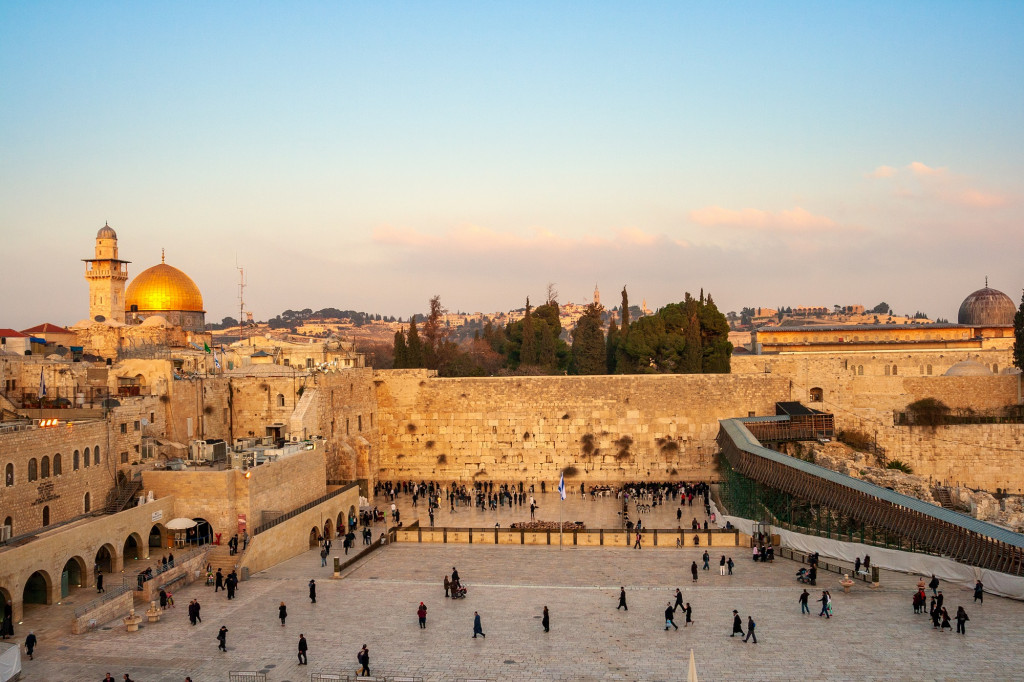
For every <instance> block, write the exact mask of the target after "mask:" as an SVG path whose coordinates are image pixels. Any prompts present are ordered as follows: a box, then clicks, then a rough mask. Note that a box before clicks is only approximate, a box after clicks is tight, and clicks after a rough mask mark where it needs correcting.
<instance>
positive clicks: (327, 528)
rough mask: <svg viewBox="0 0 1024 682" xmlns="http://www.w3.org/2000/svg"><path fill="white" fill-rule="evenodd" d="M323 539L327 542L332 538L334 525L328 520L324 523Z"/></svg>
mask: <svg viewBox="0 0 1024 682" xmlns="http://www.w3.org/2000/svg"><path fill="white" fill-rule="evenodd" d="M324 537H325V538H327V539H328V540H330V539H331V538H333V537H334V523H333V522H332V521H331V520H330V519H327V520H326V521H324Z"/></svg>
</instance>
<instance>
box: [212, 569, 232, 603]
mask: <svg viewBox="0 0 1024 682" xmlns="http://www.w3.org/2000/svg"><path fill="white" fill-rule="evenodd" d="M237 581H238V578H236V577H235V572H234V571H231V573H228V577H227V580H225V581H224V586H225V588H226V589H227V591H228V599H234V598H235V586H236V585H238V582H237ZM214 591H216V590H214Z"/></svg>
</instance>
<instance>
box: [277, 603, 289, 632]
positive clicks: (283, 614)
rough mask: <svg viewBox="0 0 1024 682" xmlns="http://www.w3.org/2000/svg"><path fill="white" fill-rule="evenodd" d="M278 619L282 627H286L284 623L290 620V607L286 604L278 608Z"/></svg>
mask: <svg viewBox="0 0 1024 682" xmlns="http://www.w3.org/2000/svg"><path fill="white" fill-rule="evenodd" d="M277 617H278V618H280V619H281V627H284V621H285V620H286V619H287V618H288V607H287V606H285V605H284V602H281V605H280V606H278V607H277Z"/></svg>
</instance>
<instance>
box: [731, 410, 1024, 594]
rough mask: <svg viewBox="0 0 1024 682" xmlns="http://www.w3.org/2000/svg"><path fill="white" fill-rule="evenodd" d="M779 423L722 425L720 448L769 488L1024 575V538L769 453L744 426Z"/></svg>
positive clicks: (981, 563) (971, 560)
mask: <svg viewBox="0 0 1024 682" xmlns="http://www.w3.org/2000/svg"><path fill="white" fill-rule="evenodd" d="M779 419H784V418H780V417H760V418H746V419H744V418H741V419H724V420H721V421H720V422H719V425H720V430H719V434H718V444H719V446H720V447H721V448H722V451H723V453H724V454H725V456H726V458H727V459H728V460H729V463H730V464H731V465H732V466H733V468H734V469H736V470H737V471H739V472H740V473H741V474H743V475H744V476H747V477H749V478H753V479H754V480H756V481H759V482H761V483H764V484H765V485H769V486H771V487H774V488H777V489H779V490H783V491H785V492H787V493H790V494H792V495H796V496H798V497H802V498H804V499H807V500H810V501H812V502H814V503H816V504H824V505H827V506H829V507H832V508H834V509H837V510H839V511H841V512H843V513H847V514H849V515H851V516H853V517H854V518H857V519H859V520H862V521H865V522H867V523H871V524H873V525H876V526H878V527H880V528H885V529H887V530H889V531H891V532H893V533H896V534H899V535H903V536H905V537H910V538H913V539H914V540H916V541H917V542H918V543H920V544H922V545H924V546H925V547H928V548H929V549H930V550H931V551H934V552H936V553H938V554H945V555H949V556H951V557H953V558H954V559H956V560H957V561H961V562H963V563H966V564H971V565H975V566H981V567H983V568H988V569H991V570H996V571H1001V572H1004V573H1012V574H1014V575H1022V574H1024V535H1021V534H1019V533H1014V532H1012V531H1010V530H1007V529H1005V528H1001V527H1000V526H996V525H994V524H991V523H987V522H985V521H980V520H978V519H975V518H972V517H970V516H966V515H965V514H961V513H959V512H955V511H952V510H950V509H945V508H943V507H939V506H936V505H933V504H929V503H928V502H924V501H922V500H919V499H917V498H914V497H910V496H908V495H903V494H901V493H898V492H895V491H893V490H889V489H888V488H883V487H882V486H878V485H875V484H873V483H868V482H867V481H862V480H860V479H858V478H853V477H851V476H847V475H845V474H841V473H838V472H836V471H832V470H831V469H826V468H824V467H821V466H818V465H817V464H811V463H810V462H805V461H803V460H800V459H796V458H794V457H789V456H788V455H784V454H782V453H780V452H776V451H774V450H770V449H769V448H766V447H764V446H763V445H761V443H760V442H758V441H757V439H756V438H754V436H753V434H751V432H750V430H749V429H748V428H747V427H746V425H745V424H746V423H757V422H765V421H775V420H779Z"/></svg>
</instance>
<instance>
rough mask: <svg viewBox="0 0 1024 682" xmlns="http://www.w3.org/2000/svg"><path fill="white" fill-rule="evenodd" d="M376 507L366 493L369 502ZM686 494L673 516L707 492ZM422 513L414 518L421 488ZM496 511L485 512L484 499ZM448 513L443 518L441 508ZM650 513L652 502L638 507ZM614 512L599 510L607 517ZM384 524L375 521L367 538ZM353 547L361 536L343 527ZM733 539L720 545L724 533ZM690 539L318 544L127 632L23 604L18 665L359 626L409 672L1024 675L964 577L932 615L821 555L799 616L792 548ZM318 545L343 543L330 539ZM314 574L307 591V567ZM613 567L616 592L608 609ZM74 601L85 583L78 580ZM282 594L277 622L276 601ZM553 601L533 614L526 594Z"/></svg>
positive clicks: (1005, 615)
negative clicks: (640, 545)
mask: <svg viewBox="0 0 1024 682" xmlns="http://www.w3.org/2000/svg"><path fill="white" fill-rule="evenodd" d="M537 497H538V498H540V499H539V502H540V508H541V510H542V511H543V512H544V513H543V514H542V515H541V514H538V518H540V519H543V520H552V518H554V520H557V515H555V514H556V513H557V505H558V501H557V495H556V494H553V493H550V492H549V493H547V494H546V495H538V496H537ZM399 500H400V505H399V506H400V507H401V508H402V510H403V514H402V519H403V522H404V521H406V520H407V518H409V517H411V515H412V509H411V506H410V504H409V499H408V496H402V497H400V498H399ZM385 504H386V505H387V506H390V503H384V502H381V501H380V500H378V506H381V507H382V508H383V507H384V506H385ZM564 504H565V505H566V512H565V513H564V514H563V516H564V517H565V519H566V520H570V519H571V520H583V521H584V522H586V523H587V525H588V527H591V528H594V527H599V526H598V525H596V524H597V522H599V521H600V525H608V526H610V525H611V524H610V523H609V519H613V518H614V517H615V515H616V513H617V512H616V509H617V508H619V507H620V505H619V504H617V501H616V500H615V499H614V498H612V499H607V500H599V501H597V502H589V501H588V502H584V501H582V500H580V499H579V498H574V497H573V496H570V498H569V499H568V500H567V501H566V502H565V503H564ZM675 509H676V506H675V505H671V504H670V505H666V506H662V507H656V508H654V509H653V510H652V512H651V513H650V514H649V515H647V514H644V515H641V517H642V518H645V525H647V526H649V527H652V528H655V527H661V528H673V529H674V528H675V527H676V524H675ZM689 509H691V508H687V510H684V517H683V525H684V527H687V524H686V522H687V520H688V519H692V518H693V517H696V518H698V521H699V522H700V523H703V520H704V516H703V510H702V509H700V510H699V513H698V506H697V505H696V504H695V505H694V507H692V509H693V513H689V511H688V510H689ZM417 512H422V517H424V520H425V517H426V513H425V507H423V506H422V505H421V507H420V508H419V509H418V510H417ZM495 515H497V517H498V520H497V521H495V520H493V519H494V516H495ZM449 516H454V517H456V518H457V519H458V523H455V521H454V520H453V519H450V518H448V517H449ZM528 516H529V511H528V509H523V508H518V507H517V508H513V509H512V510H509V509H508V508H507V507H505V508H501V509H499V511H498V512H493V511H486V512H485V511H482V510H477V509H465V508H462V509H460V511H457V512H455V514H451V513H450V512H449V511H448V509H446V508H444V507H442V508H441V509H440V510H438V514H437V518H436V525H438V526H441V525H447V526H456V525H461V526H466V525H472V526H474V527H478V528H479V527H488V526H491V527H493V525H494V523H500V524H501V525H503V526H504V525H506V524H507V523H510V522H512V521H515V520H525V518H527V517H528ZM647 517H649V518H650V519H651V520H647ZM612 527H614V526H612ZM382 529H383V526H382V524H378V525H377V526H376V527H375V529H374V530H375V537H376V535H379V532H380V530H382ZM356 549H357V550H362V549H364V548H363V547H362V545H360V544H359V541H358V540H357V546H356ZM730 549H732V548H730ZM702 551H703V550H701V549H697V548H685V549H676V548H657V549H653V548H645V549H643V550H639V551H638V550H633V549H625V548H611V547H587V548H583V547H572V546H564V547H562V548H561V549H560V548H559V547H558V546H557V545H556V544H554V543H553V544H552V546H550V547H547V546H540V547H537V546H534V547H508V546H471V545H441V544H406V543H393V544H390V545H388V546H386V547H383V548H380V549H378V550H376V551H374V552H372V553H369V554H368V555H367V556H366V557H365V558H363V559H361V560H359V561H358V562H356V563H355V564H354V565H352V566H350V567H349V568H348V569H346V570H345V571H344V572H343V573H342V577H341V579H333V578H332V573H333V569H332V567H331V566H327V567H321V565H320V564H321V562H320V557H319V555H318V552H317V551H315V550H310V551H309V552H306V553H304V554H302V555H300V556H298V557H296V558H294V559H291V560H289V561H287V562H284V563H282V564H280V565H277V566H275V567H273V568H271V569H269V570H266V571H263V572H260V573H257V574H255V575H253V576H252V577H251V579H249V580H247V581H245V582H243V583H241V585H240V588H239V592H238V595H237V598H236V599H235V600H233V601H228V600H227V599H226V596H225V593H224V592H218V593H216V594H215V593H214V589H213V588H212V587H207V586H205V585H202V584H201V583H195V584H193V585H191V586H189V587H187V588H184V589H182V590H180V591H178V592H176V593H175V594H174V600H175V602H176V607H175V608H174V609H169V610H168V611H167V612H166V613H165V615H164V616H163V618H162V619H161V621H160V622H159V623H154V624H146V623H144V624H143V626H142V628H141V629H140V631H139V632H136V633H129V632H126V631H125V628H124V626H123V625H121V623H120V621H114V622H111V623H107V624H104V625H102V626H101V627H99V628H97V629H96V630H94V631H92V632H88V633H86V634H84V635H77V636H76V635H71V634H70V633H69V631H68V628H67V625H66V623H67V621H68V620H69V617H68V615H67V613H66V612H63V611H62V610H70V609H72V608H74V605H72V604H64V605H61V606H51V607H47V608H46V609H43V608H42V607H35V608H33V609H31V610H30V611H28V612H27V613H26V621H27V622H26V623H25V624H24V625H23V626H21V627H20V628H19V629H18V639H19V641H23V639H24V636H25V635H26V634H27V630H26V628H28V627H32V628H34V630H35V632H36V634H37V636H38V637H39V640H40V642H39V645H38V648H37V650H36V660H34V661H28V660H25V661H24V664H23V665H24V672H23V678H24V679H25V680H46V681H50V680H53V681H57V680H69V681H70V680H101V679H103V676H104V674H105V673H107V672H110V673H111V674H112V675H113V676H114V678H115V679H117V680H121V679H122V675H123V674H125V673H128V674H130V675H131V678H132V680H135V681H136V682H180V681H181V680H184V679H185V676H186V675H189V676H191V678H192V680H194V681H195V682H200V681H214V680H227V679H228V673H229V671H263V672H265V673H266V676H267V680H270V681H272V682H284V681H291V682H297V681H299V680H307V679H309V673H310V672H321V671H323V672H336V673H341V674H346V675H349V676H352V677H354V675H355V673H356V671H357V668H358V665H357V663H356V652H357V651H358V650H359V648H360V647H361V646H362V645H363V644H366V645H368V647H369V650H370V669H371V672H372V674H373V675H375V676H380V677H385V678H390V677H393V676H410V677H422V678H423V679H424V680H438V681H440V680H458V679H483V680H512V679H514V680H595V679H616V680H675V679H685V676H686V668H687V664H688V660H689V653H690V650H691V649H692V650H693V651H694V654H695V657H696V661H697V671H698V675H699V678H700V679H701V680H791V679H828V680H960V679H991V680H1010V679H1024V656H1022V655H1021V654H1020V651H1021V648H1022V645H1024V631H1022V630H1021V629H1020V628H1018V627H1016V626H1015V625H1014V623H1015V622H1016V617H1017V616H1018V615H1019V614H1020V612H1021V605H1020V604H1019V603H1018V602H1015V601H1012V600H1008V599H1001V598H997V597H994V596H991V595H987V596H986V600H985V603H984V605H977V604H973V603H972V594H971V591H970V589H968V588H966V587H962V586H954V585H949V584H943V585H942V587H941V589H943V591H944V592H945V600H946V601H945V605H946V607H947V608H948V609H949V611H950V613H951V614H953V613H955V612H956V607H957V606H958V605H963V606H965V608H966V609H967V612H968V614H969V615H970V618H971V620H970V621H969V622H968V624H967V631H968V634H967V635H966V636H960V635H957V634H952V633H951V632H950V631H948V630H947V631H946V632H944V633H939V632H937V631H934V630H933V629H932V627H931V623H930V621H929V619H928V617H927V616H926V615H915V614H914V613H913V611H912V608H911V602H910V597H911V593H912V592H913V590H914V585H915V583H916V581H917V577H916V576H908V575H901V574H897V573H890V572H887V571H883V572H882V576H881V584H880V587H879V588H877V589H871V588H870V587H868V586H867V585H866V584H865V583H862V582H858V583H857V584H856V585H855V586H854V588H853V589H852V591H851V593H849V594H844V593H843V591H842V589H841V587H840V585H839V582H838V581H839V578H840V576H839V575H836V574H832V573H822V574H821V575H820V576H819V580H818V585H817V588H816V591H815V588H811V589H810V591H811V600H812V601H811V609H812V614H811V615H801V613H800V608H799V605H798V602H797V599H798V597H799V595H800V593H801V590H802V588H803V586H802V585H800V584H798V583H797V582H796V580H795V578H794V573H795V571H796V570H797V568H798V564H797V563H795V562H793V561H789V560H785V559H781V558H780V559H776V561H775V562H774V563H772V564H765V563H757V564H755V563H753V562H751V559H750V555H749V553H748V550H747V549H746V548H735V550H734V551H729V552H726V553H727V555H728V556H731V557H732V558H733V560H734V561H735V562H736V569H735V574H734V575H732V576H724V577H723V576H720V575H719V572H718V565H717V562H718V559H719V557H720V556H721V554H722V552H721V551H716V553H715V554H713V555H712V558H711V570H710V571H703V570H701V571H700V572H699V579H698V580H697V582H696V583H694V582H693V581H692V579H691V576H690V565H691V562H693V561H697V562H698V565H700V564H701V554H702ZM332 554H334V555H338V556H340V557H341V558H342V559H344V558H345V557H344V554H343V552H342V550H341V547H340V541H339V542H337V543H336V544H335V546H334V548H333V549H332ZM453 566H455V567H457V568H458V570H459V573H460V574H461V577H462V581H463V583H464V584H465V585H467V587H468V596H467V598H466V599H464V600H450V599H445V598H444V591H443V587H442V581H443V577H444V576H445V575H446V574H448V573H450V572H451V569H452V567H453ZM311 578H313V579H315V580H316V581H317V603H316V604H315V605H314V604H311V603H310V600H309V598H308V582H309V580H310V579H311ZM620 585H621V586H625V588H626V593H627V601H628V604H629V610H628V612H627V611H623V610H617V609H616V604H617V603H618V594H619V587H620ZM677 587H678V588H680V589H681V590H682V594H683V599H684V601H688V602H689V603H690V604H691V605H692V607H693V619H694V623H693V625H691V626H690V627H686V628H684V627H683V626H682V621H683V618H682V615H681V614H677V623H678V624H679V626H680V629H679V631H678V632H676V631H674V630H671V631H668V632H666V631H665V630H664V625H665V621H664V610H665V607H666V604H667V603H669V602H672V601H674V594H675V589H676V588H677ZM823 589H828V590H830V591H831V594H832V596H833V603H834V611H835V615H834V617H833V618H832V619H830V620H826V619H824V618H819V617H818V616H817V613H818V611H819V610H820V604H815V603H814V601H813V600H814V599H816V598H819V597H820V596H821V590H823ZM194 598H195V599H199V601H200V603H201V604H202V612H201V616H202V619H203V622H202V623H201V624H199V625H197V626H195V627H192V626H190V625H189V623H188V616H187V606H188V603H189V601H190V600H191V599H194ZM81 599H83V600H84V597H83V598H81ZM282 601H283V602H285V603H286V604H287V607H288V620H287V625H286V626H285V627H282V626H281V624H280V622H279V620H278V618H277V615H278V604H279V603H280V602H282ZM421 601H423V602H425V603H426V606H427V608H428V613H427V628H426V629H425V630H422V629H420V628H419V627H418V625H417V619H416V608H417V606H418V604H419V602H421ZM544 606H547V607H548V609H549V611H550V614H551V631H550V632H549V633H545V632H543V629H542V627H541V625H540V616H541V611H542V609H543V607H544ZM733 609H736V610H738V611H739V613H740V615H741V616H742V618H743V623H744V629H745V628H746V622H747V616H748V615H750V616H753V618H754V620H755V621H756V623H757V629H756V633H757V637H758V644H757V645H756V646H755V645H753V644H752V643H746V644H744V643H742V642H741V641H740V640H739V638H738V637H737V638H730V637H729V633H730V631H731V623H732V610H733ZM474 611H476V612H479V613H480V615H481V618H482V625H483V631H484V632H485V633H486V635H487V637H486V638H478V639H477V641H475V642H474V641H473V639H472V634H473V614H474ZM221 625H224V626H226V627H227V628H228V636H227V652H226V653H221V652H220V651H218V650H217V642H216V640H215V636H216V633H217V631H218V629H219V628H220V626H221ZM299 633H303V634H305V636H306V639H307V640H308V643H309V665H308V666H300V665H299V664H298V659H297V656H296V650H297V642H298V638H299Z"/></svg>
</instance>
